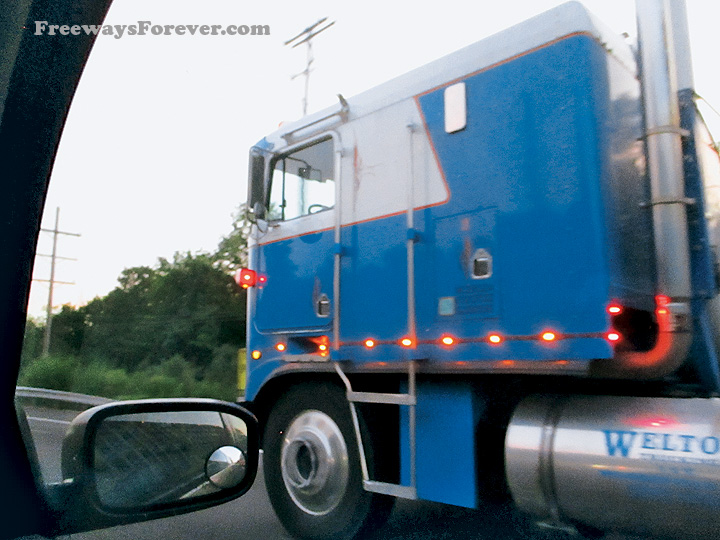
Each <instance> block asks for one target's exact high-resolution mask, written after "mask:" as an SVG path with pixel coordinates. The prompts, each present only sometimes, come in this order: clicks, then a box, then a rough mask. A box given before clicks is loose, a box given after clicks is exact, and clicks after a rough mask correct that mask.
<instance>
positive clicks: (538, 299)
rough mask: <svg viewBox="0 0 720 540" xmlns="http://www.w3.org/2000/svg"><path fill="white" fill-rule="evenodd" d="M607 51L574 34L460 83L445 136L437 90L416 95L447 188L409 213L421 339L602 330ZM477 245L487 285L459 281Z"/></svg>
mask: <svg viewBox="0 0 720 540" xmlns="http://www.w3.org/2000/svg"><path fill="white" fill-rule="evenodd" d="M605 56H606V53H605V52H604V51H603V50H602V48H601V47H600V46H599V45H598V44H597V43H596V42H595V41H594V40H592V39H590V38H588V37H586V36H578V37H573V38H568V39H565V40H563V41H561V42H558V43H556V44H553V45H551V46H548V47H545V48H543V49H541V50H539V51H536V52H533V53H531V54H528V55H525V56H522V57H520V58H517V59H514V60H513V61H511V62H508V63H506V64H502V65H500V66H497V67H495V68H493V69H490V70H488V71H485V72H482V73H479V74H477V75H473V76H471V77H469V78H468V79H466V80H465V84H466V87H467V90H466V91H467V105H468V121H467V127H466V128H465V129H464V130H463V131H461V132H458V133H452V134H448V133H445V131H444V103H443V90H444V89H442V88H441V89H438V90H436V91H433V92H431V93H429V94H426V95H423V96H421V97H420V98H419V103H420V105H421V108H422V111H423V115H424V117H425V120H426V124H427V128H428V131H429V134H430V136H431V139H432V143H433V145H434V147H435V150H436V152H437V155H438V158H439V161H440V164H441V167H442V169H443V171H444V173H445V176H446V179H447V182H448V185H449V187H450V190H451V193H452V197H451V200H450V202H449V203H448V204H447V205H444V206H440V207H437V208H432V209H428V210H424V211H421V212H418V220H419V221H420V224H419V225H418V228H421V226H424V227H425V230H423V229H422V228H421V230H422V233H423V240H424V241H425V240H427V244H426V245H425V246H423V245H421V244H422V243H421V244H418V261H419V263H418V266H417V270H418V291H422V294H423V295H425V293H426V291H428V290H430V291H433V294H431V295H426V296H425V297H424V298H423V299H422V300H419V302H418V306H419V318H420V319H421V321H422V323H421V325H420V326H421V327H422V328H423V329H424V330H425V336H426V337H427V339H434V338H437V337H438V334H439V333H438V331H437V328H438V326H445V327H446V328H448V330H449V331H457V332H460V333H461V335H468V334H469V335H471V336H477V335H483V334H484V333H486V332H488V331H490V330H496V331H501V332H503V333H505V334H513V335H529V334H537V333H538V332H540V331H542V330H544V329H547V328H551V329H554V330H556V331H558V332H561V333H565V334H568V333H593V332H604V331H606V330H607V329H608V327H609V322H608V318H607V314H606V312H605V308H606V305H607V303H608V302H609V300H610V294H611V293H610V289H611V283H612V279H613V276H611V275H610V262H609V260H608V253H609V251H610V248H609V246H608V238H607V234H608V233H607V228H606V223H605V220H606V215H605V213H604V212H605V204H604V200H603V193H602V189H601V184H602V182H603V181H605V179H606V178H605V176H604V175H606V174H608V171H606V170H605V168H604V166H603V162H604V160H605V159H606V158H607V155H606V149H605V148H604V146H603V145H604V144H605V145H607V144H608V143H607V142H605V143H603V142H601V141H603V140H604V138H608V137H611V136H612V133H609V132H607V130H606V128H605V127H604V125H603V122H602V119H601V118H600V117H599V116H598V111H599V110H600V109H601V108H602V107H605V108H607V107H608V105H607V103H608V102H609V99H610V97H609V91H608V89H607V81H606V79H607V72H606V67H605V65H604V62H605ZM626 77H628V78H630V79H632V76H631V75H630V74H626ZM480 248H482V249H486V250H487V251H489V252H490V253H491V254H492V257H493V275H492V276H491V277H490V278H489V279H484V280H476V279H471V277H470V275H469V270H468V264H467V262H466V261H467V258H468V254H469V253H473V252H475V250H476V249H480ZM423 268H426V269H428V271H427V272H424V273H423V271H422V269H423ZM420 276H422V277H420ZM437 276H442V279H441V280H438V278H437ZM428 296H434V298H428ZM442 297H454V298H455V301H456V303H457V305H458V311H457V313H456V314H455V316H453V317H448V316H441V315H439V314H438V308H437V302H438V299H439V298H442ZM598 345H600V344H593V343H592V341H591V340H588V341H587V344H584V343H579V342H578V343H575V344H574V348H575V352H574V354H575V355H578V356H582V355H583V354H585V355H587V356H586V357H587V358H592V357H599V356H598V354H600V356H607V355H610V354H611V349H610V348H609V347H607V346H604V345H601V346H598ZM527 353H528V354H531V355H533V354H535V353H534V352H532V351H531V350H528V351H527ZM540 356H545V355H540Z"/></svg>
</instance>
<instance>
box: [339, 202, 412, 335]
mask: <svg viewBox="0 0 720 540" xmlns="http://www.w3.org/2000/svg"><path fill="white" fill-rule="evenodd" d="M405 240H406V228H405V216H404V215H402V216H392V217H388V218H384V219H380V220H375V221H370V222H366V223H362V224H358V225H352V226H350V227H345V228H344V229H343V232H342V241H343V247H344V252H345V256H344V257H343V261H342V270H341V272H342V274H341V287H342V289H341V302H342V315H341V323H340V327H341V332H342V341H345V342H348V341H362V340H364V339H366V338H373V339H376V340H385V339H387V340H398V339H400V338H401V337H402V336H404V335H405V334H406V332H407V251H406V247H405Z"/></svg>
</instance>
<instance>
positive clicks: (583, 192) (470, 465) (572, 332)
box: [238, 0, 720, 539]
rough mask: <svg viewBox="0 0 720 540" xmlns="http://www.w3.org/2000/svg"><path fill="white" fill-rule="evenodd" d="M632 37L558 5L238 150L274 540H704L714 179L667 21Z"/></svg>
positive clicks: (711, 157)
mask: <svg viewBox="0 0 720 540" xmlns="http://www.w3.org/2000/svg"><path fill="white" fill-rule="evenodd" d="M638 33H639V44H638V47H637V48H636V47H634V46H633V45H631V44H629V43H628V41H627V39H626V38H625V37H624V36H620V35H617V34H614V33H613V32H612V31H610V30H608V29H606V28H605V27H604V26H603V25H602V24H601V23H600V22H598V21H597V20H596V19H595V18H594V17H593V16H592V15H591V14H590V13H588V12H587V11H586V10H585V8H584V7H583V6H582V5H580V4H578V3H574V2H571V3H568V4H564V5H562V6H559V7H557V8H555V9H553V10H551V11H548V12H546V13H544V14H541V15H539V16H537V17H535V18H532V19H530V20H528V21H526V22H524V23H521V24H520V25H518V26H516V27H513V28H510V29H508V30H506V31H504V32H501V33H499V34H497V35H494V36H491V37H489V38H487V39H484V40H482V41H480V42H478V43H476V44H474V45H471V46H469V47H467V48H465V49H463V50H460V51H458V52H456V53H453V54H451V55H449V56H447V57H445V58H442V59H440V60H438V61H436V62H433V63H431V64H428V65H427V66H424V67H421V68H419V69H417V70H415V71H412V72H410V73H408V74H405V75H402V76H400V77H398V78H397V79H394V80H391V81H389V82H387V83H385V84H383V85H381V86H379V87H377V88H374V89H372V90H370V91H368V92H366V93H363V94H361V95H359V96H356V97H354V98H351V99H345V98H344V97H342V96H339V103H338V104H337V106H335V107H332V108H330V109H328V110H325V111H321V112H318V113H316V114H313V115H310V116H308V117H306V118H303V119H302V120H300V121H298V122H295V123H293V124H287V125H283V126H282V127H281V128H280V129H279V130H278V131H276V132H275V133H273V134H271V135H268V136H266V137H265V138H263V139H262V140H261V141H260V142H258V144H257V145H255V146H254V147H253V148H252V149H251V151H250V171H249V173H250V180H249V190H248V207H249V208H250V209H251V212H250V219H251V221H253V223H254V224H253V230H252V235H251V236H252V237H251V241H250V250H249V267H248V268H246V269H243V270H242V271H241V272H240V274H239V277H238V279H239V283H240V284H241V285H242V286H243V287H245V288H247V290H248V317H247V321H248V322H247V336H248V338H247V339H248V343H247V354H248V358H247V389H246V399H247V400H248V405H249V406H250V407H251V408H252V409H253V411H254V412H255V413H256V414H257V415H258V417H259V418H260V420H261V422H263V424H264V426H265V429H264V438H263V449H264V470H265V479H266V485H267V488H268V492H269V495H270V500H271V502H272V504H273V507H274V509H275V511H276V512H277V514H278V516H279V517H280V519H281V521H282V523H283V525H284V526H285V527H286V528H287V529H288V531H289V532H290V533H291V534H293V535H294V536H297V537H298V538H311V539H319V538H333V539H338V538H347V539H349V538H356V537H360V536H362V535H364V534H366V533H368V532H371V531H375V530H377V529H378V527H380V526H381V525H382V523H383V522H384V520H385V519H387V517H388V515H389V513H390V510H391V508H392V504H393V502H394V500H395V499H396V498H406V499H422V500H428V501H437V502H441V503H446V504H451V505H457V506H462V507H468V508H478V509H480V510H481V511H482V509H485V510H486V511H487V509H488V508H490V507H491V506H489V505H502V506H503V507H511V508H513V509H516V510H517V511H518V512H519V514H518V515H527V516H531V517H532V520H534V521H536V522H538V523H539V524H541V525H542V526H543V527H544V528H546V529H548V530H554V531H560V532H563V534H565V533H568V534H570V533H572V534H582V535H592V534H596V535H597V534H603V533H606V532H609V531H619V532H624V533H630V534H635V535H645V536H651V537H655V538H683V539H710V538H716V537H717V531H718V530H720V511H718V510H720V400H719V399H718V397H717V396H718V391H720V368H719V365H718V357H717V350H718V349H717V345H716V343H715V339H716V337H717V335H718V332H717V329H718V321H720V317H718V316H717V313H719V312H718V309H717V307H718V301H717V294H718V283H719V282H720V280H719V274H718V258H717V254H716V251H715V250H716V246H717V245H718V244H717V240H718V228H717V225H718V217H719V216H720V213H719V210H720V206H719V205H718V193H720V192H718V191H717V188H718V187H720V161H719V160H718V154H717V150H716V148H715V146H714V144H713V141H712V138H711V137H710V134H709V132H708V130H707V128H706V127H705V124H704V122H703V120H702V118H701V117H700V115H699V113H698V112H697V110H696V108H695V104H694V98H695V93H694V89H693V82H692V72H691V68H690V60H689V58H690V57H689V49H688V45H687V23H686V19H685V12H684V5H683V3H682V2H681V1H673V2H665V3H663V2H662V1H659V0H638ZM495 508H497V506H495Z"/></svg>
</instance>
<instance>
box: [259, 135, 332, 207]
mask: <svg viewBox="0 0 720 540" xmlns="http://www.w3.org/2000/svg"><path fill="white" fill-rule="evenodd" d="M333 157H334V156H333V141H332V139H329V138H328V139H325V140H322V141H320V142H318V143H315V144H313V145H312V146H307V147H305V148H302V149H301V150H298V151H296V152H293V153H291V154H286V155H284V156H280V157H279V158H278V159H276V160H275V161H274V163H273V167H272V168H273V172H272V179H271V184H270V208H269V210H270V212H269V215H268V217H269V219H270V220H284V221H287V220H289V219H295V218H296V217H300V216H306V215H309V214H314V213H316V212H322V211H323V210H327V209H329V208H332V207H333V206H335V167H334V159H333Z"/></svg>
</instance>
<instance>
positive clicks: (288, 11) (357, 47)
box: [30, 0, 720, 316]
mask: <svg viewBox="0 0 720 540" xmlns="http://www.w3.org/2000/svg"><path fill="white" fill-rule="evenodd" d="M560 3H562V2H560V1H558V0H501V1H497V0H492V1H489V0H475V1H472V2H471V1H467V0H465V1H458V0H443V1H442V2H436V3H433V4H426V5H423V4H422V3H420V2H417V0H414V1H399V2H390V1H388V0H384V1H379V0H364V1H359V0H358V1H353V2H347V1H338V0H334V1H331V0H301V1H297V0H296V1H287V0H283V1H275V2H258V1H252V2H251V1H248V0H243V1H241V0H207V1H203V2H200V1H188V0H115V3H114V5H113V6H112V8H111V10H110V13H109V14H108V17H107V19H106V21H105V23H106V24H127V25H130V24H137V21H140V20H148V21H152V23H153V24H175V25H177V24H222V25H228V24H236V25H241V24H245V25H252V24H267V25H270V29H271V35H270V36H254V37H253V36H200V35H196V36H189V35H185V36H143V37H140V36H123V37H122V38H121V39H115V38H114V37H110V36H100V37H99V38H98V40H97V41H96V44H95V48H94V50H93V52H92V54H91V56H90V60H89V62H88V65H87V68H86V70H85V73H84V75H83V78H82V80H81V82H80V86H79V88H78V91H77V93H76V95H75V100H74V103H73V106H72V109H71V111H70V115H69V117H68V121H67V124H66V127H65V131H64V134H63V139H62V141H61V144H60V148H59V152H58V156H57V160H56V163H55V168H54V171H53V176H52V182H51V184H50V186H51V187H50V193H49V198H48V202H47V206H46V216H45V219H44V221H43V226H44V227H46V228H52V226H53V222H54V217H55V208H56V207H60V208H61V213H60V229H61V230H65V231H69V232H74V233H80V234H81V235H82V236H81V237H80V238H75V237H63V236H61V237H60V238H59V243H58V255H61V256H63V257H74V258H77V259H78V260H77V261H76V262H73V261H59V262H58V266H57V269H56V276H55V277H56V279H57V280H61V281H74V282H76V285H72V286H71V285H57V286H56V287H55V294H54V301H53V304H54V305H55V306H60V305H62V304H64V303H71V304H75V305H79V304H82V303H85V302H87V301H89V300H91V299H92V298H93V297H95V296H97V295H101V296H102V295H104V294H106V293H107V292H109V291H110V290H111V289H112V288H114V287H115V286H116V285H117V277H118V276H119V274H120V272H121V271H122V269H123V268H126V267H130V266H138V265H148V266H152V265H154V264H155V262H156V261H157V258H158V257H161V256H162V257H167V258H170V257H172V254H173V253H174V252H176V251H191V252H196V251H201V250H203V251H212V250H213V249H214V248H215V247H216V246H217V243H218V241H219V240H220V238H221V237H222V236H223V235H225V234H227V233H228V232H229V231H230V228H231V222H232V218H231V214H232V213H233V211H234V210H235V209H236V208H237V206H238V205H239V204H240V203H242V202H243V201H244V200H245V197H246V175H247V153H248V149H249V147H250V146H252V145H253V144H254V143H255V142H257V141H258V140H259V139H261V138H262V137H263V136H264V135H265V134H267V133H269V132H272V131H274V130H275V128H276V127H277V126H278V124H279V123H280V122H282V121H287V120H294V119H296V118H298V117H299V116H300V113H301V111H302V109H301V100H302V95H303V82H302V77H299V78H297V79H296V80H294V81H291V80H290V76H291V75H293V74H295V73H298V72H300V71H302V70H303V69H304V66H305V50H306V49H305V46H301V47H298V48H296V49H291V48H289V47H285V46H283V42H284V41H285V40H287V39H289V38H290V37H292V36H294V35H295V34H296V33H298V32H299V31H301V30H302V29H304V28H305V27H307V26H309V25H310V24H312V23H314V22H315V21H317V20H318V19H320V18H321V17H329V20H335V21H337V22H336V24H335V26H333V27H332V28H330V29H329V30H327V31H326V32H324V33H323V34H321V35H320V36H319V37H318V38H316V40H315V41H314V52H315V64H314V71H313V74H312V76H311V81H310V112H312V111H315V110H318V109H321V108H324V107H326V106H329V105H332V104H334V103H336V97H335V96H336V94H338V93H342V94H343V95H345V96H346V97H350V96H353V95H355V94H357V93H359V92H361V91H363V90H366V89H368V88H371V87H373V86H376V85H377V84H380V83H382V82H384V81H386V80H388V79H390V78H392V77H394V76H396V75H399V74H402V73H404V72H406V71H409V70H411V69H413V68H415V67H418V66H420V65H423V64H425V63H427V62H429V61H431V60H434V59H436V58H438V57H441V56H444V55H445V54H448V53H450V52H452V51H454V50H457V49H459V48H461V47H463V46H465V45H469V44H470V43H473V42H475V41H478V40H480V39H482V38H483V37H486V36H488V35H491V34H493V33H495V32H497V31H499V30H502V29H504V28H507V27H508V26H511V25H513V24H515V23H517V22H520V21H522V20H524V19H526V18H529V17H531V16H533V15H536V14H538V13H540V12H542V11H545V10H546V9H549V8H551V7H553V6H555V5H558V4H560ZM583 3H584V4H585V5H586V6H587V7H588V8H589V9H590V11H592V12H593V13H594V14H595V15H597V16H598V18H599V19H601V20H602V21H604V22H605V23H606V24H607V25H608V26H610V27H611V28H613V29H614V30H616V31H617V32H618V33H621V32H628V33H630V34H632V35H634V34H635V19H634V16H635V15H634V2H632V1H631V0H586V1H585V2H583ZM428 5H429V6H432V7H426V6H428ZM688 11H689V22H690V32H691V38H692V52H693V62H694V68H695V81H696V89H697V91H698V93H700V94H701V95H703V96H704V97H705V98H706V99H707V100H708V101H709V102H710V103H711V104H713V105H714V107H715V108H716V109H719V110H720V75H719V74H718V69H717V65H718V50H719V48H718V46H717V43H716V41H715V37H716V34H717V32H718V21H720V2H717V0H688ZM50 22H51V23H58V24H63V23H64V21H50ZM706 111H707V109H703V112H704V113H705V116H706V119H707V120H708V123H709V124H710V127H711V130H712V131H713V133H714V135H715V137H716V138H720V118H718V117H717V116H715V115H714V114H713V113H711V112H706ZM51 250H52V240H51V235H49V234H47V233H43V234H41V239H40V244H39V246H38V253H44V254H49V253H50V252H51ZM49 273H50V265H49V259H48V258H46V257H38V259H37V261H36V269H35V277H36V278H38V279H47V278H48V276H49ZM46 305H47V284H46V283H40V282H36V283H35V284H34V285H33V291H32V294H31V304H30V314H31V315H33V316H42V314H43V312H44V309H45V306H46Z"/></svg>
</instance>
